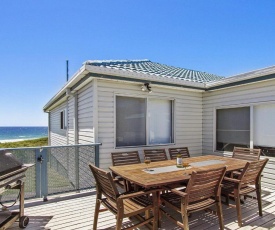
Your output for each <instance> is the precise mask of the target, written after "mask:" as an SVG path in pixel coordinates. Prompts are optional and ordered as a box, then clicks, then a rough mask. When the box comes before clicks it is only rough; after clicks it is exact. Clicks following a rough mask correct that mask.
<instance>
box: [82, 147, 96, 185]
mask: <svg viewBox="0 0 275 230" xmlns="http://www.w3.org/2000/svg"><path fill="white" fill-rule="evenodd" d="M89 163H91V164H94V165H95V164H96V163H95V146H83V147H80V148H79V189H87V188H91V187H95V181H94V177H93V176H92V172H91V171H90V169H89Z"/></svg>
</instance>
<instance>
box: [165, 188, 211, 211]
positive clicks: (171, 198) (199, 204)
mask: <svg viewBox="0 0 275 230" xmlns="http://www.w3.org/2000/svg"><path fill="white" fill-rule="evenodd" d="M161 198H162V199H163V200H165V201H166V202H168V203H169V204H170V205H172V206H174V209H176V210H178V211H179V212H180V211H181V197H180V196H179V195H177V194H175V193H172V192H168V193H164V194H162V195H161ZM215 203H216V201H215V200H214V199H211V198H208V199H202V200H200V201H196V202H193V203H189V204H188V206H187V211H188V212H192V211H194V210H196V211H197V210H200V209H205V208H207V207H209V206H212V205H213V204H215Z"/></svg>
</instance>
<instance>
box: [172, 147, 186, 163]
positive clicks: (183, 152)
mask: <svg viewBox="0 0 275 230" xmlns="http://www.w3.org/2000/svg"><path fill="white" fill-rule="evenodd" d="M168 151H169V155H170V159H171V160H175V159H177V155H178V154H179V153H180V154H181V156H182V158H188V157H190V154H189V150H188V147H179V148H169V149H168Z"/></svg>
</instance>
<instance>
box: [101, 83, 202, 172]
mask: <svg viewBox="0 0 275 230" xmlns="http://www.w3.org/2000/svg"><path fill="white" fill-rule="evenodd" d="M140 86H141V84H131V83H121V82H114V81H104V80H98V83H97V89H98V94H97V98H98V102H97V103H98V142H100V143H102V146H100V148H99V149H100V167H101V168H105V169H107V168H108V167H109V166H110V165H111V164H112V163H111V155H110V153H111V152H122V151H128V150H132V151H134V150H138V151H139V154H140V156H141V157H142V156H143V152H142V150H143V149H144V148H165V149H166V150H167V149H168V148H169V147H177V146H178V147H180V146H182V147H183V146H187V147H188V148H189V151H190V154H191V156H197V155H201V154H202V93H201V92H191V91H185V90H177V89H165V88H160V87H158V86H154V85H152V90H153V92H152V93H150V94H149V93H148V92H142V91H141V89H140ZM116 95H121V96H133V97H145V96H147V97H148V98H163V99H171V100H174V113H175V115H174V123H175V124H176V125H174V127H175V128H174V134H175V137H174V142H175V144H172V145H159V146H150V147H149V146H148V147H147V146H146V147H144V146H142V147H137V148H121V147H120V148H115V96H116ZM167 154H168V150H167Z"/></svg>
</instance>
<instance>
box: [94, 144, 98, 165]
mask: <svg viewBox="0 0 275 230" xmlns="http://www.w3.org/2000/svg"><path fill="white" fill-rule="evenodd" d="M95 166H96V167H99V145H95Z"/></svg>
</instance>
